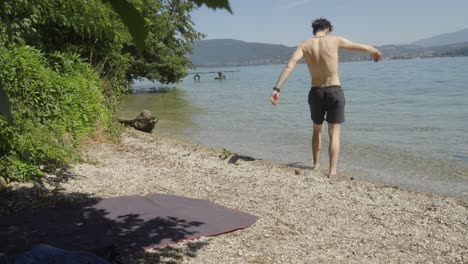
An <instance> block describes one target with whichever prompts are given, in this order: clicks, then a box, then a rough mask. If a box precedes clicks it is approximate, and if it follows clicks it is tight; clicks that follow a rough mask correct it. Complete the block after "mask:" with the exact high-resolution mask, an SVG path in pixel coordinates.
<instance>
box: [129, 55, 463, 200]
mask: <svg viewBox="0 0 468 264" xmlns="http://www.w3.org/2000/svg"><path fill="white" fill-rule="evenodd" d="M282 67H283V65H267V66H249V67H236V68H217V69H213V68H210V69H201V68H199V69H197V71H218V70H239V71H240V72H235V73H225V75H226V77H227V79H226V80H223V81H219V80H214V77H216V76H217V74H216V73H211V74H202V75H201V81H200V82H194V80H193V75H188V76H187V77H186V78H185V79H184V80H183V82H181V83H179V84H177V85H174V86H163V85H160V84H156V83H151V82H144V81H143V82H138V83H135V85H134V90H135V93H134V94H130V95H128V97H127V98H126V100H125V102H124V103H123V105H122V110H121V113H120V116H121V117H125V118H133V117H134V116H135V115H136V114H138V113H139V112H140V111H141V110H143V109H147V110H150V111H152V112H153V113H154V114H155V115H157V116H158V118H160V122H159V123H158V125H157V128H156V129H155V131H154V133H163V134H171V135H178V136H181V137H184V138H188V139H190V140H192V141H195V142H197V143H201V144H204V145H208V146H211V147H221V148H228V149H230V150H232V151H233V152H237V153H241V154H244V155H250V156H253V157H256V158H261V159H270V160H275V161H278V162H281V163H285V164H291V165H298V166H304V165H310V160H311V155H312V154H311V149H310V143H311V124H312V123H311V120H310V113H309V106H308V104H307V94H308V91H309V89H310V79H309V76H308V71H307V68H306V66H305V65H303V64H301V65H297V67H296V69H295V70H294V72H293V73H292V74H291V75H290V77H289V79H288V80H287V82H286V83H285V84H284V85H283V89H282V92H281V96H280V103H279V105H278V106H276V107H273V106H272V105H271V104H270V102H269V96H270V93H271V88H272V87H273V85H274V84H275V82H276V79H277V77H278V74H279V73H280V72H281V70H282ZM467 73H468V57H462V58H435V59H418V60H399V61H382V62H380V63H377V64H376V63H373V62H352V63H341V64H340V75H341V82H342V86H343V90H344V93H345V96H346V122H345V123H344V124H343V126H342V151H341V154H340V162H339V172H340V173H341V174H344V175H346V176H349V177H355V178H361V179H366V180H371V181H377V182H381V183H384V184H389V185H399V186H402V187H406V188H410V189H415V190H418V191H425V192H436V193H441V194H445V195H451V196H458V197H462V198H464V199H468V74H467ZM324 135H326V134H325V133H324ZM323 143H324V145H323V151H322V163H323V164H322V166H323V167H326V166H327V163H328V158H327V157H326V154H327V153H326V150H327V144H328V141H327V139H326V138H325V139H324V142H323Z"/></svg>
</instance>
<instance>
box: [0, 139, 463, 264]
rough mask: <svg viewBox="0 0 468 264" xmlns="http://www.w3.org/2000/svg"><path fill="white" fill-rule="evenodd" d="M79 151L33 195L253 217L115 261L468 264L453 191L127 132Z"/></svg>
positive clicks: (11, 205)
mask: <svg viewBox="0 0 468 264" xmlns="http://www.w3.org/2000/svg"><path fill="white" fill-rule="evenodd" d="M82 153H83V156H84V157H86V162H83V163H79V164H74V165H73V166H71V167H70V168H68V169H67V170H66V173H65V175H66V177H64V174H62V175H61V176H60V177H59V176H56V175H49V176H48V177H47V180H45V181H44V183H42V185H41V189H40V190H39V191H37V192H38V193H39V194H37V193H36V194H35V195H36V200H37V197H39V196H40V197H42V196H47V197H49V198H50V199H51V200H54V199H55V200H60V201H63V200H64V199H65V198H64V197H67V198H66V199H67V202H70V201H72V200H73V199H80V197H82V196H84V197H98V198H106V197H114V196H125V195H146V194H151V193H163V194H173V195H180V196H185V197H190V198H197V199H207V200H210V201H212V202H215V203H218V204H221V205H223V206H226V207H229V208H233V209H238V210H241V211H244V212H247V213H250V214H253V215H255V216H257V217H258V221H257V222H256V223H255V224H254V225H253V226H251V227H249V228H247V229H245V230H240V231H235V232H232V233H228V234H224V235H219V236H215V237H206V238H200V239H197V240H192V241H187V242H183V243H178V244H174V245H170V246H166V247H164V248H158V249H154V250H153V252H152V253H145V254H140V255H135V256H132V257H128V258H125V259H122V260H121V261H122V262H123V263H468V203H467V202H466V201H462V200H460V199H457V198H450V197H444V196H440V195H435V194H427V193H418V192H413V191H408V190H404V189H401V188H399V187H396V186H384V185H379V184H376V183H371V182H365V181H360V180H356V179H353V178H349V177H346V176H344V175H338V176H337V177H332V178H328V177H326V176H325V175H322V174H320V173H317V172H313V171H311V170H310V169H307V168H295V167H288V166H285V165H280V164H276V163H273V162H270V161H266V160H249V159H243V158H240V159H237V160H236V161H235V162H232V161H233V159H230V157H228V156H227V155H229V154H230V153H227V152H226V151H223V149H212V148H207V147H204V146H201V145H196V144H193V143H191V142H188V141H185V140H181V139H177V138H171V137H168V136H159V135H154V134H152V135H149V134H145V133H141V132H136V131H132V130H127V131H126V132H125V133H124V135H123V136H122V137H121V138H120V140H119V141H118V142H107V141H99V142H91V143H88V144H86V146H84V147H83V148H82ZM240 154H241V153H240ZM229 160H231V162H229ZM33 185H34V184H25V183H18V184H13V186H12V187H11V188H12V190H11V191H10V192H12V191H13V190H16V192H14V195H13V196H8V197H7V196H5V195H4V196H3V197H2V199H3V200H4V201H3V202H2V204H1V207H3V208H0V209H1V211H0V214H3V215H5V214H14V213H16V212H17V211H21V210H22V209H25V208H27V207H28V205H21V204H20V203H19V200H25V199H27V198H28V195H31V194H30V192H29V191H27V190H28V188H32V187H33ZM36 185H37V184H36ZM12 193H13V192H12ZM5 197H6V198H5ZM54 197H59V198H54ZM49 198H48V199H49ZM53 203H54V202H52V204H53ZM29 206H31V205H29ZM41 206H46V205H44V204H42V205H38V207H41ZM15 207H17V208H15Z"/></svg>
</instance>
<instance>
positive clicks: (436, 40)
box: [411, 28, 468, 47]
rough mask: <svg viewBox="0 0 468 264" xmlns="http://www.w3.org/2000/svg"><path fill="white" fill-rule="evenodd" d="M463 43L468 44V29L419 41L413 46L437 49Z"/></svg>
mask: <svg viewBox="0 0 468 264" xmlns="http://www.w3.org/2000/svg"><path fill="white" fill-rule="evenodd" d="M463 42H468V28H465V29H463V30H460V31H457V32H451V33H445V34H441V35H437V36H434V37H432V38H427V39H422V40H418V41H415V42H413V43H411V44H412V45H416V46H421V47H435V46H443V45H450V44H456V43H463Z"/></svg>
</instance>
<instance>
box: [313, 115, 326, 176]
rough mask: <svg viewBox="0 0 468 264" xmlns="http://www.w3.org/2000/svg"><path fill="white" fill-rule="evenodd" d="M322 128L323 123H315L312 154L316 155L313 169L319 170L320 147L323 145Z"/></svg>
mask: <svg viewBox="0 0 468 264" xmlns="http://www.w3.org/2000/svg"><path fill="white" fill-rule="evenodd" d="M322 128H323V124H320V125H318V124H315V123H314V125H313V128H312V130H313V132H312V155H313V157H314V164H313V165H312V169H313V170H318V169H319V167H320V148H321V147H322Z"/></svg>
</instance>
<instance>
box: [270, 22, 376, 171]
mask: <svg viewBox="0 0 468 264" xmlns="http://www.w3.org/2000/svg"><path fill="white" fill-rule="evenodd" d="M312 28H313V34H314V37H313V38H310V39H308V40H306V41H304V42H303V43H302V44H300V45H299V46H298V47H297V49H296V51H295V52H294V53H293V55H292V56H291V58H290V59H289V61H288V63H287V64H286V66H285V67H284V69H283V71H282V72H281V74H280V76H279V78H278V81H277V82H276V85H275V86H274V88H273V92H272V93H271V97H270V100H271V103H272V104H273V105H277V104H278V99H279V93H280V88H281V86H282V85H283V83H284V82H285V81H286V79H287V78H288V76H289V74H290V73H291V71H292V70H293V69H294V66H296V64H297V62H298V61H299V60H301V59H302V58H304V60H305V62H306V63H307V68H308V69H309V73H310V77H311V78H312V88H311V90H310V92H309V106H310V114H311V119H312V121H313V128H312V131H313V133H312V154H313V158H314V160H313V166H312V168H313V169H318V168H319V166H320V148H321V144H322V127H323V121H324V120H326V121H327V122H328V136H329V138H330V145H329V147H328V157H329V162H330V166H329V171H328V175H329V176H334V175H336V166H337V162H338V154H339V151H340V124H341V123H343V122H344V121H345V119H344V106H345V97H344V94H343V90H341V83H340V78H339V76H338V50H340V49H344V50H348V51H355V52H364V53H369V54H370V56H371V58H372V59H373V60H374V61H375V62H378V61H379V60H380V59H381V54H380V52H379V51H378V50H377V49H376V48H374V47H372V46H368V45H364V44H359V43H355V42H351V41H349V40H347V39H345V38H343V37H339V36H333V35H330V32H331V31H332V30H333V26H332V25H331V23H330V22H329V21H328V20H326V19H324V18H320V19H317V20H315V21H314V22H313V23H312Z"/></svg>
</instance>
